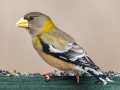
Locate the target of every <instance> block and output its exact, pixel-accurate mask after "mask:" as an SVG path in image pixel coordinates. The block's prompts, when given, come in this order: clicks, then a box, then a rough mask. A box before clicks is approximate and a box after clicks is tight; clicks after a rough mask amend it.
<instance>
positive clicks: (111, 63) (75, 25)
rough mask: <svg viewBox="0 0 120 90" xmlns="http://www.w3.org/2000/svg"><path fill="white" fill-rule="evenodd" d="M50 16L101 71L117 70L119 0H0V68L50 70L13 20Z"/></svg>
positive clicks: (119, 55)
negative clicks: (33, 13)
mask: <svg viewBox="0 0 120 90" xmlns="http://www.w3.org/2000/svg"><path fill="white" fill-rule="evenodd" d="M31 11H38V12H42V13H45V14H47V15H49V16H50V17H51V18H52V20H53V22H54V23H55V24H56V26H57V27H59V28H60V29H62V30H64V31H65V32H67V33H69V34H70V35H71V36H73V37H74V38H75V39H76V41H77V42H78V44H80V45H81V46H82V47H83V48H84V49H85V50H86V52H87V53H88V55H89V56H90V57H91V58H92V59H93V61H94V62H95V63H96V64H97V65H98V66H100V67H101V69H102V70H114V71H117V70H119V69H120V0H19V1H18V0H0V69H5V70H14V69H16V70H17V71H20V72H31V73H33V72H43V71H45V70H51V69H52V67H50V66H49V65H48V64H46V63H45V62H44V61H43V60H42V59H41V58H40V57H39V55H38V54H37V52H36V51H35V50H34V49H33V46H32V44H31V38H30V36H29V34H28V32H27V31H26V30H25V29H21V28H17V27H16V26H15V23H16V22H17V21H18V20H19V19H20V18H21V17H22V16H23V15H24V14H26V13H28V12H31Z"/></svg>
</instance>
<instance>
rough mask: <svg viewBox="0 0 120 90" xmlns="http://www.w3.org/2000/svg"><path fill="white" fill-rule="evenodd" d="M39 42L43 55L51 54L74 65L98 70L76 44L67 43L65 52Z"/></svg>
mask: <svg viewBox="0 0 120 90" xmlns="http://www.w3.org/2000/svg"><path fill="white" fill-rule="evenodd" d="M40 42H41V44H42V46H43V51H44V52H45V53H48V54H51V55H52V56H54V57H56V58H59V59H61V60H64V61H67V62H70V63H74V64H76V65H80V66H84V67H85V66H87V67H90V68H95V69H99V67H98V66H96V65H95V63H94V62H93V61H92V60H91V59H90V58H89V57H88V55H87V54H86V52H85V51H84V50H83V48H82V47H80V46H78V45H77V44H76V43H69V44H68V45H67V47H66V49H65V50H63V51H60V50H58V49H56V48H55V47H54V46H53V45H48V44H46V43H44V42H43V41H42V40H41V39H40Z"/></svg>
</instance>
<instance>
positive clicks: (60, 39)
mask: <svg viewBox="0 0 120 90" xmlns="http://www.w3.org/2000/svg"><path fill="white" fill-rule="evenodd" d="M16 26H17V27H20V28H26V30H27V31H28V32H29V34H30V36H31V37H32V44H33V47H34V48H35V50H36V51H37V52H38V54H39V55H40V56H41V57H42V59H43V60H44V61H45V62H46V63H48V64H49V65H51V66H52V67H54V68H57V69H59V70H62V71H66V72H70V73H75V74H76V78H77V82H78V83H79V73H80V71H83V72H87V73H90V74H91V75H93V76H95V77H96V78H97V79H98V81H101V82H102V83H103V84H104V85H105V84H106V83H107V81H110V82H113V81H112V80H110V79H109V78H108V77H107V76H106V75H104V74H103V73H102V72H101V70H100V68H99V67H98V66H97V65H95V63H94V62H93V61H92V60H91V59H90V57H89V56H88V55H87V53H86V52H85V51H84V50H83V48H82V47H81V46H79V45H78V44H77V43H76V41H75V40H74V38H72V37H71V36H70V35H68V34H67V33H65V32H64V31H62V30H60V29H59V28H58V27H56V26H55V24H54V23H53V22H52V20H51V19H50V18H49V17H48V16H47V15H45V14H42V13H40V12H30V13H27V14H26V15H24V17H22V18H21V19H20V20H19V21H18V22H17V23H16ZM50 73H53V71H48V72H44V73H43V75H45V76H46V78H47V80H49V79H50V77H49V74H50Z"/></svg>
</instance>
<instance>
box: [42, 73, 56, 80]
mask: <svg viewBox="0 0 120 90" xmlns="http://www.w3.org/2000/svg"><path fill="white" fill-rule="evenodd" d="M52 73H54V72H53V71H45V72H43V74H41V75H43V76H45V77H46V81H49V80H50V76H49V75H50V74H52Z"/></svg>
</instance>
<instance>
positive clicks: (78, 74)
mask: <svg viewBox="0 0 120 90" xmlns="http://www.w3.org/2000/svg"><path fill="white" fill-rule="evenodd" d="M75 76H76V79H77V83H79V82H80V79H79V76H80V72H78V73H77V74H76V75H75Z"/></svg>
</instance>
